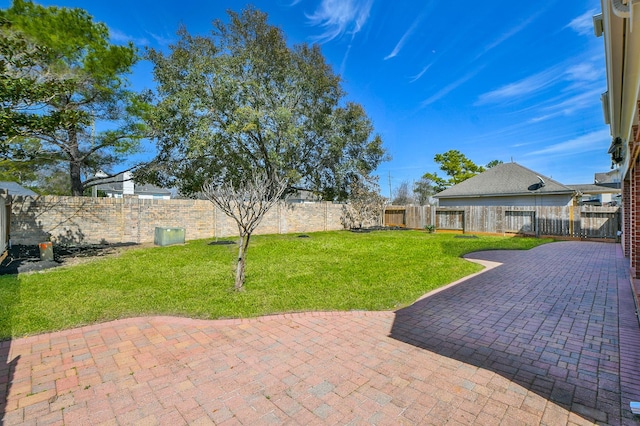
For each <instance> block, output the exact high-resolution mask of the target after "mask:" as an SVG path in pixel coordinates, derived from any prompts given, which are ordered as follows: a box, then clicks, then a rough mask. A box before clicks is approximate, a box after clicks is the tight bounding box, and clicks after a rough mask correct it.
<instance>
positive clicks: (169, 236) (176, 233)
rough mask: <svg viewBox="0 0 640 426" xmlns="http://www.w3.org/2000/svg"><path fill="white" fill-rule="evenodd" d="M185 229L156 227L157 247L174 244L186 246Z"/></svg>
mask: <svg viewBox="0 0 640 426" xmlns="http://www.w3.org/2000/svg"><path fill="white" fill-rule="evenodd" d="M184 234H185V232H184V228H161V227H156V232H155V236H154V238H153V243H154V244H155V245H157V246H170V245H172V244H184Z"/></svg>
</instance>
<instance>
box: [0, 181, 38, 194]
mask: <svg viewBox="0 0 640 426" xmlns="http://www.w3.org/2000/svg"><path fill="white" fill-rule="evenodd" d="M0 188H2V189H6V190H7V191H9V195H20V196H23V197H37V196H38V194H36V193H35V192H33V191H32V190H30V189H28V188H25V187H24V186H21V185H20V184H18V183H16V182H0Z"/></svg>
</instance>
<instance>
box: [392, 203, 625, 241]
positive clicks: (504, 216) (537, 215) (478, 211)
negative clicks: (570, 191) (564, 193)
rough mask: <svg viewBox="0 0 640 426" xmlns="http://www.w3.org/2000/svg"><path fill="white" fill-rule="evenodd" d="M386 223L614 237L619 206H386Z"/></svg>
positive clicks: (516, 232) (485, 231) (517, 232)
mask: <svg viewBox="0 0 640 426" xmlns="http://www.w3.org/2000/svg"><path fill="white" fill-rule="evenodd" d="M384 219H385V223H384V224H385V225H386V226H405V227H407V228H416V229H424V227H425V226H427V225H435V227H436V229H441V230H450V231H460V232H468V233H471V232H478V233H489V234H524V235H549V236H562V237H574V238H616V237H617V233H618V231H619V230H620V229H621V228H620V208H619V207H596V206H571V207H568V206H565V207H560V206H464V207H462V206H461V207H435V206H389V207H387V208H386V210H385V215H384Z"/></svg>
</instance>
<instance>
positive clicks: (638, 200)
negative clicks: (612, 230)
mask: <svg viewBox="0 0 640 426" xmlns="http://www.w3.org/2000/svg"><path fill="white" fill-rule="evenodd" d="M629 175H630V181H631V190H630V193H631V196H630V197H629V203H630V206H631V208H630V209H629V211H630V215H629V223H630V231H629V234H630V235H631V241H630V242H629V246H630V248H629V259H630V262H631V278H638V273H639V272H640V264H639V262H640V250H639V248H640V247H638V243H639V242H640V228H639V226H638V225H640V223H638V219H639V218H640V216H639V215H638V212H639V211H640V193H639V192H640V168H639V167H638V163H637V162H635V163H634V164H633V168H632V169H631V170H630V171H629Z"/></svg>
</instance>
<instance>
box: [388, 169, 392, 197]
mask: <svg viewBox="0 0 640 426" xmlns="http://www.w3.org/2000/svg"><path fill="white" fill-rule="evenodd" d="M391 198H393V196H392V195H391V170H389V202H391Z"/></svg>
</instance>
